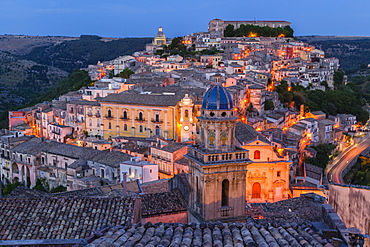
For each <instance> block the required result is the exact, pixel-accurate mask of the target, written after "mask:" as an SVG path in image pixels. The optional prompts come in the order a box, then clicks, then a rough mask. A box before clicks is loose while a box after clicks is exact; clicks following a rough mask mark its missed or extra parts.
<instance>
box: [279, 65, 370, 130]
mask: <svg viewBox="0 0 370 247" xmlns="http://www.w3.org/2000/svg"><path fill="white" fill-rule="evenodd" d="M339 73H342V72H339ZM337 78H338V79H337V89H335V90H328V91H326V92H324V91H321V90H309V89H305V88H303V87H302V86H299V85H295V84H294V83H293V84H292V86H291V87H290V88H289V87H288V84H287V82H286V81H282V82H281V83H280V85H279V86H277V87H276V88H275V91H276V92H277V93H278V94H279V100H280V101H281V102H282V103H283V104H285V105H286V106H289V107H295V108H296V109H297V110H298V109H299V107H300V105H301V104H305V106H306V107H307V110H309V111H323V112H325V113H326V114H327V115H334V116H335V115H337V114H353V115H355V116H356V117H357V122H361V123H366V121H367V120H368V118H369V113H368V112H367V111H366V110H364V109H363V108H362V107H363V106H364V105H365V104H366V101H370V93H368V92H366V91H364V90H363V89H362V88H361V87H360V86H358V85H356V84H354V83H347V85H343V83H342V82H343V81H341V78H342V77H341V75H340V74H339V75H338V76H337ZM289 89H290V90H289Z"/></svg>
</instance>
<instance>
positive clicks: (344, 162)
mask: <svg viewBox="0 0 370 247" xmlns="http://www.w3.org/2000/svg"><path fill="white" fill-rule="evenodd" d="M369 146H370V133H367V134H366V135H365V136H364V137H362V138H361V140H360V141H359V143H356V144H354V145H352V146H350V147H348V148H347V149H346V150H345V151H343V152H342V153H340V154H339V155H338V156H337V157H336V158H335V159H334V160H333V162H332V163H331V164H330V165H328V167H327V177H328V180H329V182H330V183H337V184H343V183H344V182H343V177H342V173H343V171H344V170H345V169H346V168H347V166H348V165H349V164H351V162H352V161H353V160H354V159H357V157H358V156H359V155H360V153H361V152H362V151H364V150H365V149H366V148H367V147H369Z"/></svg>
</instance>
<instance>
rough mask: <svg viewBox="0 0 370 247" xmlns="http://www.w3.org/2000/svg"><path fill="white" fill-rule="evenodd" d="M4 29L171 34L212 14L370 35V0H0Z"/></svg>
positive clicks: (200, 26) (198, 27) (197, 26)
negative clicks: (159, 29) (282, 21)
mask: <svg viewBox="0 0 370 247" xmlns="http://www.w3.org/2000/svg"><path fill="white" fill-rule="evenodd" d="M0 10H1V14H0V34H25V35H63V36H80V35H81V34H94V35H99V36H103V37H152V36H154V35H155V33H156V31H157V28H158V27H159V26H162V27H163V31H164V33H165V34H166V35H167V37H176V36H184V35H186V34H189V33H192V32H197V31H206V30H207V24H208V22H209V21H210V20H211V19H214V18H220V19H223V20H254V19H255V20H286V21H290V22H292V28H293V29H294V30H295V35H349V36H352V35H353V36H370V25H369V24H370V11H369V10H370V1H369V0H311V1H306V0H280V1H277V0H264V1H256V0H254V1H251V0H227V1H226V0H223V1H220V0H186V1H178V0H115V1H113V0H100V1H96V0H90V1H88V0H0Z"/></svg>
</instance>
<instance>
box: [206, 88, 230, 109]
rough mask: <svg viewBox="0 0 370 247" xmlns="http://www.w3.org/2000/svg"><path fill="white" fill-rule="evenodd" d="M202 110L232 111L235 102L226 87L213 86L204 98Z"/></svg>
mask: <svg viewBox="0 0 370 247" xmlns="http://www.w3.org/2000/svg"><path fill="white" fill-rule="evenodd" d="M202 108H203V109H205V110H232V109H233V100H232V98H231V95H230V93H229V92H228V91H227V90H226V89H225V88H224V87H222V86H218V85H213V86H212V87H211V88H210V89H208V91H207V93H206V95H205V96H204V99H203V104H202Z"/></svg>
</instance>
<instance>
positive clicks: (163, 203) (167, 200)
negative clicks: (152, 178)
mask: <svg viewBox="0 0 370 247" xmlns="http://www.w3.org/2000/svg"><path fill="white" fill-rule="evenodd" d="M141 197H142V204H141V210H142V215H143V217H144V218H145V217H150V216H154V215H158V214H168V213H177V212H181V211H186V202H185V200H184V198H183V197H182V195H181V192H180V191H179V190H178V189H175V190H172V191H168V192H162V193H152V194H144V195H142V196H141Z"/></svg>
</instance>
